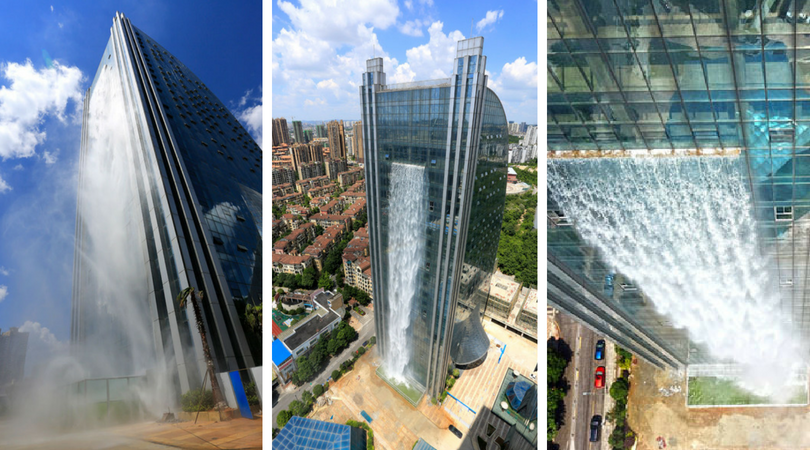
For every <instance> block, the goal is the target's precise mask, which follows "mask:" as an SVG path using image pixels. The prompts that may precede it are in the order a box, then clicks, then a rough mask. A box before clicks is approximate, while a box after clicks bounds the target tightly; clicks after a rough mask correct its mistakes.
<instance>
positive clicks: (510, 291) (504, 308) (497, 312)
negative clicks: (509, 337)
mask: <svg viewBox="0 0 810 450" xmlns="http://www.w3.org/2000/svg"><path fill="white" fill-rule="evenodd" d="M519 287H520V283H517V282H515V281H512V280H510V279H508V278H506V277H504V276H501V275H497V274H496V275H493V276H492V279H491V280H490V288H489V299H488V300H487V307H486V309H485V310H484V315H485V316H487V317H489V318H490V319H492V321H493V322H496V323H498V324H499V325H501V326H504V325H505V324H506V321H507V319H508V318H509V312H510V311H512V308H513V307H514V306H515V302H516V301H517V297H518V288H519Z"/></svg>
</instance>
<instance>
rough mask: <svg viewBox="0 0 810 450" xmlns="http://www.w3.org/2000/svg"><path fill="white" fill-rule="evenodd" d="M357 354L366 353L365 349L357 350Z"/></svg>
mask: <svg viewBox="0 0 810 450" xmlns="http://www.w3.org/2000/svg"><path fill="white" fill-rule="evenodd" d="M357 353H360V354H361V355H362V354H364V353H366V348H365V347H360V348H359V349H357Z"/></svg>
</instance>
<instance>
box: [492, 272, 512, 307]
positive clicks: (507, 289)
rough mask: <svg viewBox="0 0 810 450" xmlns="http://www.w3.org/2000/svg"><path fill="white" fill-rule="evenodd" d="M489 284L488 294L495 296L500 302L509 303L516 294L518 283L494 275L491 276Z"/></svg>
mask: <svg viewBox="0 0 810 450" xmlns="http://www.w3.org/2000/svg"><path fill="white" fill-rule="evenodd" d="M490 285H491V286H490V291H489V295H492V296H494V297H496V298H497V299H498V300H500V301H502V302H506V303H511V302H512V300H514V298H515V295H516V294H517V289H518V287H519V286H520V283H517V282H514V281H512V280H509V279H508V278H505V277H500V276H497V275H496V276H493V277H492V281H491V282H490Z"/></svg>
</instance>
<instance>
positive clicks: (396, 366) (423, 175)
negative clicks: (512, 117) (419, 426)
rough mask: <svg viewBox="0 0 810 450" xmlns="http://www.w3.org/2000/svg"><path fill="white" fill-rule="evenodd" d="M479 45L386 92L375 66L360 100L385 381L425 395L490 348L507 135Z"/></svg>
mask: <svg viewBox="0 0 810 450" xmlns="http://www.w3.org/2000/svg"><path fill="white" fill-rule="evenodd" d="M483 43H484V39H483V38H482V37H477V38H473V39H467V40H463V41H459V42H458V48H457V52H456V58H455V60H454V61H452V62H451V61H448V65H449V64H452V66H451V68H452V75H451V76H450V77H449V78H445V79H441V80H434V81H432V82H425V81H423V82H419V83H402V84H387V83H386V74H385V72H384V71H383V60H382V58H374V59H370V60H368V61H367V63H366V67H367V71H366V73H364V74H363V85H362V87H361V90H360V96H361V104H362V106H363V110H362V122H363V126H362V130H363V134H364V135H365V137H366V138H367V139H364V140H363V144H364V152H365V163H366V164H365V176H366V194H367V200H368V203H367V207H368V220H369V236H370V241H371V261H372V262H373V265H372V279H373V285H374V300H375V303H376V306H375V308H374V315H375V320H376V324H377V342H378V343H379V344H380V351H381V353H382V355H383V357H384V358H385V361H386V362H385V364H384V367H385V371H386V373H391V376H392V377H398V376H404V377H406V378H407V379H408V380H410V382H411V383H412V384H413V385H414V386H416V388H417V389H419V390H421V391H422V392H425V393H427V394H428V395H430V396H437V395H439V394H440V393H441V391H442V389H443V388H444V386H445V375H446V373H447V367H448V364H449V363H450V362H451V361H452V362H453V363H454V364H456V365H457V366H461V367H470V366H475V365H477V364H480V363H481V362H483V360H484V359H485V358H486V354H487V349H488V347H489V340H488V338H487V336H486V333H485V332H484V329H483V326H482V324H481V320H482V317H483V309H484V307H485V305H486V300H487V296H488V293H489V285H490V282H489V281H490V277H491V276H492V273H493V272H494V271H495V257H496V253H497V249H498V239H499V236H500V229H501V221H502V216H503V208H504V200H505V192H506V156H507V145H508V136H507V122H506V115H505V113H504V109H503V105H502V104H501V102H500V100H499V99H498V97H497V95H495V93H494V92H492V90H490V89H489V88H487V87H486V81H487V76H486V75H485V69H486V57H485V56H483V53H482V52H483ZM424 111H430V113H425V112H424ZM403 317H404V318H406V319H405V320H404V321H403V320H398V319H400V318H403Z"/></svg>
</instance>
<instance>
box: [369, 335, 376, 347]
mask: <svg viewBox="0 0 810 450" xmlns="http://www.w3.org/2000/svg"><path fill="white" fill-rule="evenodd" d="M368 343H369V344H371V345H374V344H376V343H377V336H371V339H369V340H368Z"/></svg>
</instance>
